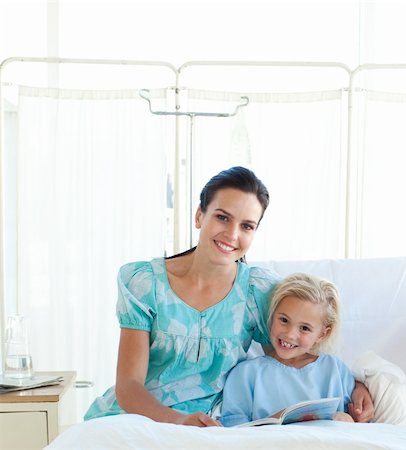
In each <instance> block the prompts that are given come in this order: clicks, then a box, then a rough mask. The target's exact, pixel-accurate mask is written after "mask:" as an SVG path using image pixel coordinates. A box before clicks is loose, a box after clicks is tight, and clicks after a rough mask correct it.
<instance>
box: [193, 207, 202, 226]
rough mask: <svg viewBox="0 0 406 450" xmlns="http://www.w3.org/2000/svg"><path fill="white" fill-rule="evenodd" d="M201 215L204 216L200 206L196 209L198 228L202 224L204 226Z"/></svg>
mask: <svg viewBox="0 0 406 450" xmlns="http://www.w3.org/2000/svg"><path fill="white" fill-rule="evenodd" d="M201 217H202V210H201V209H200V206H199V207H198V208H197V211H196V214H195V227H196V228H197V229H199V228H201V226H202V225H201V223H200V220H201Z"/></svg>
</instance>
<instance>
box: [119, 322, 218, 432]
mask: <svg viewBox="0 0 406 450" xmlns="http://www.w3.org/2000/svg"><path fill="white" fill-rule="evenodd" d="M148 361H149V333H148V332H147V331H142V330H132V329H127V328H123V329H122V330H121V335H120V345H119V350H118V362H117V378H116V396H117V402H118V404H119V405H120V407H121V408H122V409H124V410H125V411H127V412H128V413H134V414H141V415H143V416H147V417H150V418H151V419H153V420H155V421H157V422H169V423H175V424H183V425H195V426H199V427H205V426H213V425H219V424H218V422H217V421H215V420H213V419H211V418H210V417H209V416H207V415H206V414H204V413H200V412H198V413H195V414H189V415H185V414H182V413H180V412H178V411H176V410H174V409H171V408H169V407H167V406H164V405H162V404H161V403H160V402H159V401H158V400H157V399H156V398H155V397H154V396H153V395H152V394H151V393H150V392H148V390H147V389H146V388H145V387H144V383H145V379H146V376H147V370H148Z"/></svg>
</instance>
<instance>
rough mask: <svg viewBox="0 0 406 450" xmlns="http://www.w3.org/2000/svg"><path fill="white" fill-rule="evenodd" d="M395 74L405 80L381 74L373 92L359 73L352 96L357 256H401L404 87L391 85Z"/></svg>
mask: <svg viewBox="0 0 406 450" xmlns="http://www.w3.org/2000/svg"><path fill="white" fill-rule="evenodd" d="M378 72H379V70H378ZM399 72H402V75H403V77H404V74H405V70H403V71H399V70H395V69H394V70H392V71H385V73H381V74H380V82H379V85H378V86H376V85H375V86H376V87H377V88H378V89H373V84H375V83H373V84H371V83H370V82H368V80H367V77H368V74H364V73H362V74H361V75H362V76H361V77H360V79H359V80H358V81H361V82H360V83H357V89H356V91H355V93H354V101H353V105H354V110H353V111H354V121H353V122H354V132H353V133H352V149H353V158H354V160H357V161H358V166H359V170H358V172H357V177H356V179H355V180H354V183H356V185H357V194H358V195H357V198H356V199H354V201H355V202H356V205H357V212H358V214H357V215H356V220H357V224H356V225H357V226H356V230H357V233H356V236H355V237H356V239H355V240H354V252H356V256H359V257H381V256H403V255H405V253H406V239H405V237H404V234H405V229H406V211H405V208H404V206H403V204H404V196H405V195H404V193H405V192H406V178H405V176H404V173H405V168H406V150H405V149H406V128H405V117H406V84H405V83H404V80H402V84H403V86H401V85H399V84H398V85H396V83H394V79H396V78H398V77H400V76H401V74H400V73H399ZM364 75H365V76H364ZM374 75H376V74H374ZM362 81H363V82H364V83H365V85H364V86H365V88H361V87H362ZM385 84H386V86H385ZM381 89H382V90H381ZM354 219H355V217H354Z"/></svg>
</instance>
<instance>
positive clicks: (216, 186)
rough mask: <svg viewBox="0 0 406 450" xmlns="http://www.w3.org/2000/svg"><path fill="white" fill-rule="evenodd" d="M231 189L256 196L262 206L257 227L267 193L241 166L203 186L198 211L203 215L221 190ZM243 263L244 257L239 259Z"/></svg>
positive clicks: (253, 174) (190, 250)
mask: <svg viewBox="0 0 406 450" xmlns="http://www.w3.org/2000/svg"><path fill="white" fill-rule="evenodd" d="M227 188H233V189H238V190H239V191H242V192H246V193H248V194H254V195H256V197H257V199H258V201H259V203H260V205H261V206H262V214H261V217H260V219H259V221H258V225H259V223H260V222H261V220H262V217H263V216H264V213H265V210H266V208H267V207H268V204H269V193H268V189H267V188H266V187H265V185H264V183H262V181H261V180H260V179H259V178H258V177H257V176H256V175H255V173H254V172H253V171H252V170H250V169H247V168H246V167H242V166H235V167H231V168H230V169H227V170H222V171H221V172H220V173H218V174H217V175H214V177H212V178H211V179H210V180H209V181H208V182H207V183H206V185H205V186H204V188H203V189H202V191H201V193H200V205H199V206H200V209H201V211H202V212H203V213H205V212H206V211H207V207H208V206H209V204H210V203H211V201H212V200H213V198H214V196H215V195H216V193H217V192H218V191H220V190H221V189H227ZM195 249H196V247H193V248H191V249H189V250H186V251H185V252H182V253H178V254H176V255H173V256H170V257H167V259H171V258H176V257H178V256H182V255H187V254H188V253H191V252H193V251H194V250H195ZM241 260H242V261H245V257H244V258H242V259H241Z"/></svg>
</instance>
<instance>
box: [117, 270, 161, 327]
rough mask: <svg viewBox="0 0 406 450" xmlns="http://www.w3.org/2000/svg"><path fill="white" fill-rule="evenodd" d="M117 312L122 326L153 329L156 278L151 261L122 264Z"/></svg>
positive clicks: (118, 278) (118, 281)
mask: <svg viewBox="0 0 406 450" xmlns="http://www.w3.org/2000/svg"><path fill="white" fill-rule="evenodd" d="M117 284H118V300H117V307H116V313H117V318H118V321H119V324H120V327H121V328H132V329H135V330H145V331H151V328H152V322H153V320H154V317H155V315H156V297H155V279H154V273H153V271H152V266H151V264H150V263H149V262H134V263H129V264H126V265H124V266H122V267H121V268H120V270H119V273H118V277H117Z"/></svg>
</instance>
